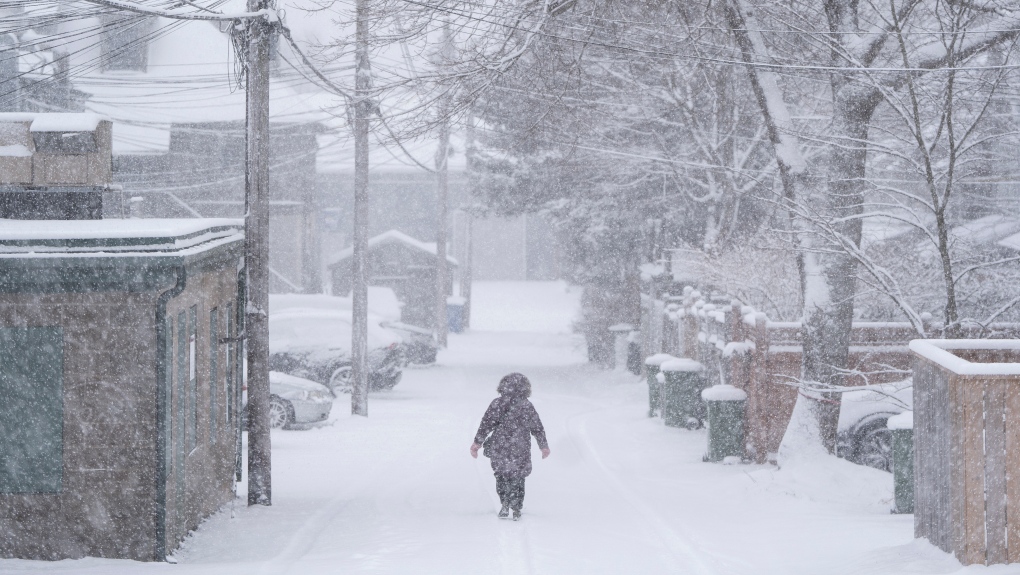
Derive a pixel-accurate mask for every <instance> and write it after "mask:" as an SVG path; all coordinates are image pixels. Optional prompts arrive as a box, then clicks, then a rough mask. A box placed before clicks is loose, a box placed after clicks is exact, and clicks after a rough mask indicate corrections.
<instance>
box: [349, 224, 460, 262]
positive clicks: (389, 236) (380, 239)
mask: <svg viewBox="0 0 1020 575" xmlns="http://www.w3.org/2000/svg"><path fill="white" fill-rule="evenodd" d="M394 242H395V243H400V244H404V245H406V246H409V247H412V248H414V249H416V250H420V251H423V252H425V253H429V254H432V255H436V252H437V250H436V244H435V242H431V243H429V242H423V241H421V240H416V239H414V238H412V237H411V236H409V235H407V234H405V233H403V232H401V231H398V230H390V231H388V232H383V233H381V234H379V235H377V236H375V237H373V238H370V239H369V240H368V247H369V249H371V248H374V247H376V246H378V245H382V244H387V243H394ZM352 255H354V248H353V247H350V248H346V249H344V250H342V251H341V252H340V253H339V254H337V258H336V260H335V261H334V262H333V263H334V264H336V263H337V262H341V261H343V260H345V259H347V258H349V257H351V256H352ZM446 261H448V262H450V263H451V264H453V265H459V264H458V263H457V260H456V259H455V258H452V257H450V256H446Z"/></svg>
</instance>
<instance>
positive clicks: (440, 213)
mask: <svg viewBox="0 0 1020 575" xmlns="http://www.w3.org/2000/svg"><path fill="white" fill-rule="evenodd" d="M452 48H453V38H452V37H451V36H450V23H449V22H445V23H444V24H443V46H442V52H441V54H440V58H442V59H443V60H444V61H445V60H446V59H447V58H448V57H449V56H451V54H450V51H451V50H452ZM449 115H450V105H449V96H445V97H443V99H442V103H441V104H440V106H439V143H438V145H437V147H436V338H437V339H438V340H439V345H440V346H441V347H446V343H447V335H448V333H449V327H450V326H449V323H448V322H447V317H446V284H447V278H448V277H449V275H450V270H449V266H448V265H447V262H446V221H447V219H449V206H448V203H449V200H448V195H449V181H450V178H449V170H448V169H447V166H448V162H447V158H448V157H449V155H450V117H449Z"/></svg>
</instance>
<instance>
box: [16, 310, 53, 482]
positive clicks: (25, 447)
mask: <svg viewBox="0 0 1020 575" xmlns="http://www.w3.org/2000/svg"><path fill="white" fill-rule="evenodd" d="M63 388H64V336H63V332H62V330H61V329H60V328H59V327H22V328H0V397H2V398H3V401H0V493H60V491H61V490H62V488H63V471H64V389H63Z"/></svg>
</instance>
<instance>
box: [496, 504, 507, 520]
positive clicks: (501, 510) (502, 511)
mask: <svg viewBox="0 0 1020 575" xmlns="http://www.w3.org/2000/svg"><path fill="white" fill-rule="evenodd" d="M509 515H510V506H509V505H507V504H505V503H504V504H503V507H500V508H499V514H497V515H496V517H499V518H500V519H506V518H507V517H508V516H509Z"/></svg>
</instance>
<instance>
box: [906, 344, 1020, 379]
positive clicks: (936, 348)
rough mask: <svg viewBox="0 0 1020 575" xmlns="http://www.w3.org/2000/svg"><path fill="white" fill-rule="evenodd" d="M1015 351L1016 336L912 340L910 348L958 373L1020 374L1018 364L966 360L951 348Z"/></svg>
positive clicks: (1016, 345)
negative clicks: (1005, 337) (1012, 337)
mask: <svg viewBox="0 0 1020 575" xmlns="http://www.w3.org/2000/svg"><path fill="white" fill-rule="evenodd" d="M983 349H987V350H1016V351H1020V340H1016V339H915V340H913V341H911V342H910V351H912V352H914V353H916V354H917V355H919V356H921V357H923V358H925V359H927V360H928V361H930V362H932V363H935V364H937V365H940V366H942V367H944V368H946V369H948V370H949V371H951V372H953V373H956V374H959V375H1020V363H977V362H973V361H967V360H966V359H963V358H962V357H959V356H957V355H955V354H953V353H951V351H952V350H983Z"/></svg>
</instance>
